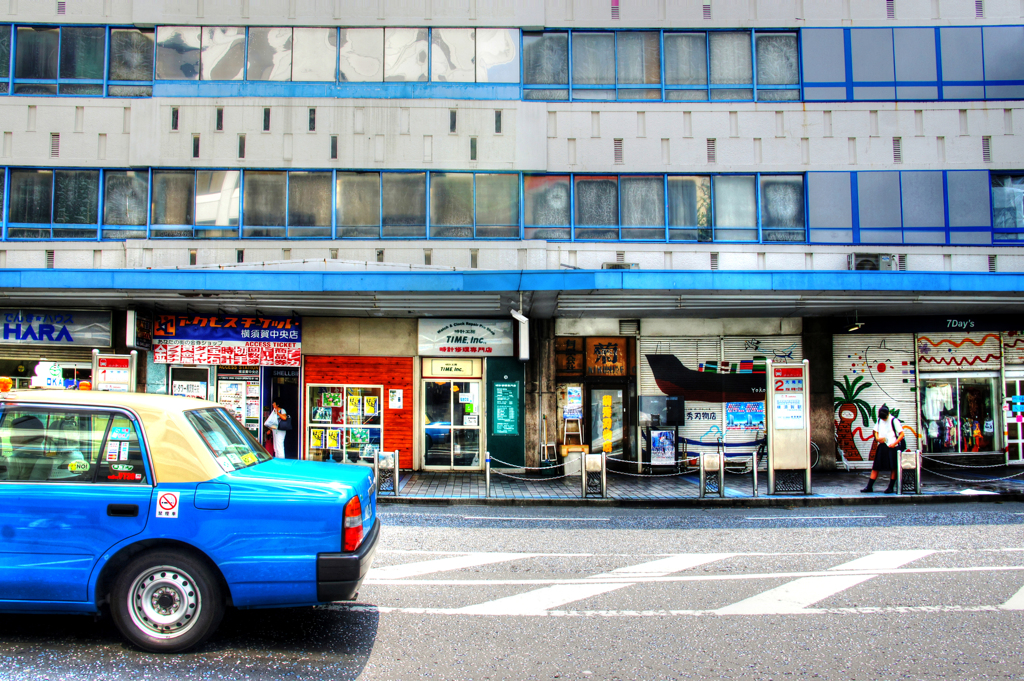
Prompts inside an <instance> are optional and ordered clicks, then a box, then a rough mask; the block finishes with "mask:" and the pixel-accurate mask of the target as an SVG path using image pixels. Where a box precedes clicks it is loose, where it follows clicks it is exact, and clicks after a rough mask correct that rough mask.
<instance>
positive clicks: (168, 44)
mask: <svg viewBox="0 0 1024 681" xmlns="http://www.w3.org/2000/svg"><path fill="white" fill-rule="evenodd" d="M201 31H202V29H201V28H200V27H199V26H158V27H157V29H156V77H157V78H158V79H160V80H199V48H200V47H201V46H202V37H201Z"/></svg>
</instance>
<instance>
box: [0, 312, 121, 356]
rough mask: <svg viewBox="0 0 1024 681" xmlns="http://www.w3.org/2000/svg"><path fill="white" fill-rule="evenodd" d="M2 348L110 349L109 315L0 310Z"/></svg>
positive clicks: (105, 313) (0, 340)
mask: <svg viewBox="0 0 1024 681" xmlns="http://www.w3.org/2000/svg"><path fill="white" fill-rule="evenodd" d="M0 315H3V324H4V329H3V336H2V337H0V345H51V346H52V345H56V346H62V347H90V348H109V347H110V338H111V330H110V329H111V323H110V313H109V312H98V311H95V310H31V309H27V310H17V309H10V308H6V309H0Z"/></svg>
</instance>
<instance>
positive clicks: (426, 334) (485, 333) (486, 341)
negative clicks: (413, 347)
mask: <svg viewBox="0 0 1024 681" xmlns="http://www.w3.org/2000/svg"><path fill="white" fill-rule="evenodd" d="M419 321H420V330H419V354H420V356H422V357H511V356H512V322H511V320H508V321H506V320H490V319H470V320H463V319H421V320H419Z"/></svg>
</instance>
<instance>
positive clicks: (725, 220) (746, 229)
mask: <svg viewBox="0 0 1024 681" xmlns="http://www.w3.org/2000/svg"><path fill="white" fill-rule="evenodd" d="M755 184H756V183H755V182H754V176H753V175H718V176H716V177H715V181H714V199H715V213H714V215H715V241H757V189H756V186H755Z"/></svg>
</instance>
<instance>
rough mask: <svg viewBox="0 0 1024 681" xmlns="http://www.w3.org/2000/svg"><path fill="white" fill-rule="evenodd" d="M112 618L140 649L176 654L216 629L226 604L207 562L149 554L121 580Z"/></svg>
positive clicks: (164, 552)
mask: <svg viewBox="0 0 1024 681" xmlns="http://www.w3.org/2000/svg"><path fill="white" fill-rule="evenodd" d="M110 613H111V616H112V617H113V619H114V623H115V624H116V625H117V628H118V629H119V630H120V631H121V633H122V634H123V635H124V636H125V638H127V639H128V640H129V641H131V642H132V643H134V644H135V645H137V646H139V647H140V648H144V649H145V650H149V651H151V652H156V653H177V652H181V651H183V650H188V649H189V648H192V647H194V646H197V645H199V644H200V643H202V642H203V641H205V640H206V639H207V638H208V637H209V636H210V635H211V634H212V633H213V632H214V631H215V630H216V629H217V625H219V624H220V620H221V618H222V617H223V616H224V598H223V595H222V593H221V588H220V585H219V584H218V582H217V579H216V577H215V576H214V575H213V574H212V571H211V570H210V568H209V567H207V566H206V565H205V564H204V563H203V562H202V561H200V560H198V559H196V558H194V557H192V556H190V555H188V554H186V553H182V552H178V551H169V550H156V551H147V552H146V553H143V554H141V555H139V556H137V557H136V558H135V559H133V560H132V561H131V562H130V563H129V564H128V565H127V566H126V567H125V568H124V570H122V571H121V574H120V575H118V578H117V581H116V582H115V584H114V588H113V590H112V592H111V599H110Z"/></svg>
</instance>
